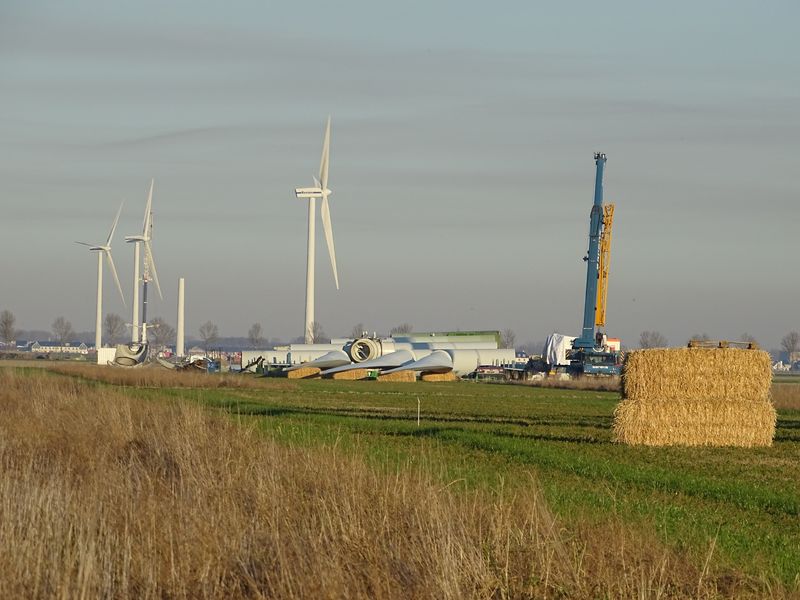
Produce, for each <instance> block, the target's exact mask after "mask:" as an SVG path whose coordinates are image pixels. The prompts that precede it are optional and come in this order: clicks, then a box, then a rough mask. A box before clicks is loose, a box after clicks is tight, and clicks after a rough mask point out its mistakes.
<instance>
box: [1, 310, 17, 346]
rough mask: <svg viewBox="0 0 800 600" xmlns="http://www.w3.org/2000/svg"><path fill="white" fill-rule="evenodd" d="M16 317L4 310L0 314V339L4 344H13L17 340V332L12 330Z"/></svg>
mask: <svg viewBox="0 0 800 600" xmlns="http://www.w3.org/2000/svg"><path fill="white" fill-rule="evenodd" d="M16 320H17V319H16V317H14V313H12V312H11V311H10V310H4V311H3V312H2V313H0V338H2V339H3V341H4V342H5V343H6V344H9V343H11V342H13V341H14V340H15V339H16V338H17V330H16V329H14V323H16Z"/></svg>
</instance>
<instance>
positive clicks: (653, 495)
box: [130, 380, 800, 589]
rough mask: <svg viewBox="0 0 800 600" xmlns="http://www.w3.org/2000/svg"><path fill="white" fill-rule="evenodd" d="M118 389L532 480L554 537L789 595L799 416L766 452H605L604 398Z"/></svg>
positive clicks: (489, 481) (309, 435) (417, 461)
mask: <svg viewBox="0 0 800 600" xmlns="http://www.w3.org/2000/svg"><path fill="white" fill-rule="evenodd" d="M130 393H135V394H137V395H142V396H146V397H151V398H160V397H161V398H163V397H164V395H169V396H172V397H181V398H185V399H189V400H192V401H197V402H201V403H204V404H207V405H210V406H214V407H217V408H219V409H223V410H226V411H229V412H230V413H231V414H233V415H236V418H240V419H243V420H247V421H254V422H255V423H256V424H257V426H258V427H259V428H261V429H262V430H263V431H264V432H265V433H267V434H268V435H270V436H272V437H274V438H275V439H277V440H280V441H282V442H285V443H287V444H300V445H335V446H336V447H337V448H340V449H342V450H345V451H348V452H353V453H356V454H358V455H361V456H364V457H366V458H367V459H368V460H369V461H370V462H371V463H372V464H374V465H376V466H377V467H378V468H387V469H393V468H396V467H397V465H398V464H399V465H402V466H404V467H409V468H422V469H426V470H428V471H430V472H431V473H432V474H433V475H434V476H435V477H438V478H441V481H442V484H443V485H450V486H451V487H453V486H463V487H464V488H475V487H482V488H485V489H488V490H502V493H512V492H513V493H520V494H524V493H526V488H527V489H530V487H531V486H532V485H534V484H533V483H532V478H533V479H535V481H536V483H537V484H538V485H539V486H540V488H541V489H542V490H543V492H544V495H545V497H546V499H547V501H548V502H549V505H550V507H551V508H552V509H553V510H554V512H555V513H556V514H557V515H558V517H559V518H560V519H561V521H562V523H564V525H565V527H567V528H569V527H570V526H576V527H577V526H585V525H587V524H589V525H592V524H594V525H598V524H599V525H602V524H606V523H611V524H613V523H624V524H625V526H626V527H632V528H635V529H637V530H640V531H642V532H644V533H645V534H648V533H649V534H652V535H654V536H656V537H657V538H658V539H660V540H661V541H662V542H664V543H665V544H667V545H668V546H669V547H671V548H673V549H676V550H678V551H680V552H683V553H686V554H687V555H689V556H692V557H693V558H695V559H696V560H698V561H701V562H702V561H703V560H704V559H705V557H706V556H708V555H709V553H710V552H711V551H712V546H713V561H714V564H716V565H719V566H721V567H723V568H727V569H732V570H734V571H736V572H740V573H744V574H746V575H749V576H753V577H758V578H766V579H768V580H769V579H773V580H779V581H781V582H783V583H784V584H785V585H788V586H789V588H790V589H791V588H797V587H799V586H800V411H798V410H779V420H778V430H777V434H776V438H775V444H774V446H773V447H771V448H760V449H737V448H723V449H719V448H713V449H712V448H707V449H698V448H661V449H656V448H638V447H627V446H622V445H617V444H614V443H612V441H611V435H612V432H611V423H612V415H613V409H614V406H615V404H616V403H617V401H618V400H619V396H618V395H617V394H615V393H608V392H591V391H578V390H556V389H543V388H532V387H525V386H510V385H491V384H475V383H465V382H459V383H446V384H445V383H441V384H407V383H405V384H403V383H401V384H390V383H379V382H342V381H301V382H287V381H286V380H275V381H267V380H265V381H264V386H263V387H260V388H258V389H224V388H223V389H197V388H194V389H186V388H169V389H158V390H155V389H152V390H148V389H136V390H134V389H130ZM418 400H419V405H420V422H419V425H418V424H417V402H418ZM498 493H500V492H499V491H498Z"/></svg>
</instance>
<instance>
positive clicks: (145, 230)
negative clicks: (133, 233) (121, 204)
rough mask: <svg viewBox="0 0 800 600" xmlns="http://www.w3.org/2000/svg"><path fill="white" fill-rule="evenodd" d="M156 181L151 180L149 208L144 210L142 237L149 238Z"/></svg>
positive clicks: (148, 196) (148, 198) (148, 197)
mask: <svg viewBox="0 0 800 600" xmlns="http://www.w3.org/2000/svg"><path fill="white" fill-rule="evenodd" d="M155 181H156V180H155V179H151V180H150V192H149V193H148V194H147V206H146V207H145V209H144V222H143V223H142V235H143V236H145V237H146V236H147V234H148V233H149V229H150V209H151V208H152V206H153V184H154V183H155Z"/></svg>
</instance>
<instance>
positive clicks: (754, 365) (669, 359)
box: [614, 348, 777, 448]
mask: <svg viewBox="0 0 800 600" xmlns="http://www.w3.org/2000/svg"><path fill="white" fill-rule="evenodd" d="M771 387H772V370H771V365H770V358H769V354H767V353H766V352H764V351H761V350H743V349H738V348H725V349H722V348H669V349H661V348H658V349H648V350H636V351H633V352H630V353H629V354H628V355H627V358H626V360H625V366H624V370H623V377H622V393H623V399H622V402H620V403H619V405H617V407H616V409H615V410H614V434H615V437H616V440H617V441H620V442H623V443H626V444H644V445H648V446H668V445H682V446H742V447H748V448H749V447H753V446H771V445H772V439H773V437H774V436H775V423H776V420H777V414H776V412H775V407H774V406H773V405H772V402H771V401H770V389H771Z"/></svg>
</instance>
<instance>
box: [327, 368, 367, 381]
mask: <svg viewBox="0 0 800 600" xmlns="http://www.w3.org/2000/svg"><path fill="white" fill-rule="evenodd" d="M328 377H330V378H331V379H339V380H342V381H355V380H356V379H366V378H367V370H366V369H350V370H349V371H339V372H338V373H332V374H331V375H328Z"/></svg>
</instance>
